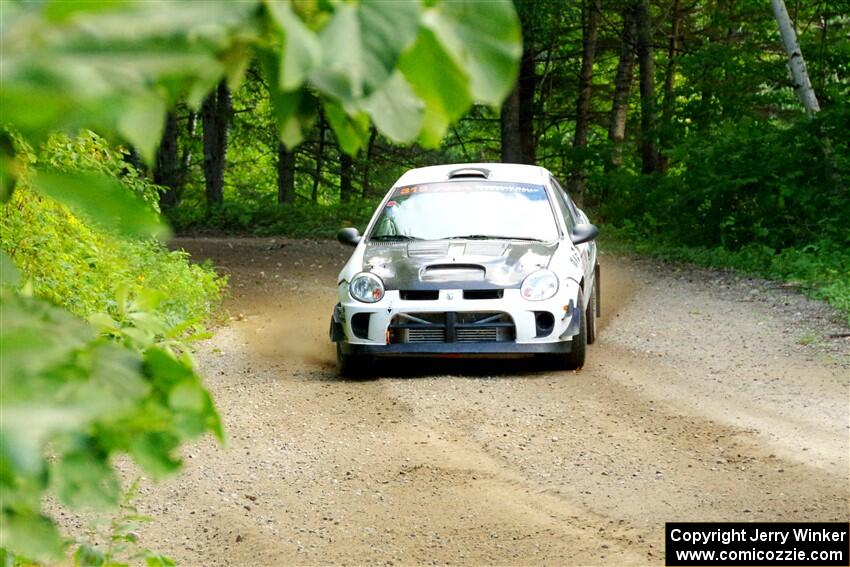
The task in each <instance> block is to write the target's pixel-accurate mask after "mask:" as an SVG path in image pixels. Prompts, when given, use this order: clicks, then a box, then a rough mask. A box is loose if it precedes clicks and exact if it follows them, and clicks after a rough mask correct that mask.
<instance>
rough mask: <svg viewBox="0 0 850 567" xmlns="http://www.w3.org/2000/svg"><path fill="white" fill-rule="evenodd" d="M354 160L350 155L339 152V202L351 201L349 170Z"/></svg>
mask: <svg viewBox="0 0 850 567" xmlns="http://www.w3.org/2000/svg"><path fill="white" fill-rule="evenodd" d="M353 165H354V160H353V159H352V158H351V156H350V155H348V154H346V153H342V152H340V156H339V201H340V202H341V203H348V202H349V201H351V170H352V169H353Z"/></svg>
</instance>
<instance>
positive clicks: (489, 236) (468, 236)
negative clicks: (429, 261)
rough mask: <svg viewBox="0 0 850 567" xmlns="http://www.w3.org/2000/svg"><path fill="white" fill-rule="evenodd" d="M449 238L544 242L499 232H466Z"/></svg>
mask: <svg viewBox="0 0 850 567" xmlns="http://www.w3.org/2000/svg"><path fill="white" fill-rule="evenodd" d="M447 240H524V241H526V242H543V240H541V239H539V238H531V237H526V236H503V235H499V234H466V235H464V236H449V237H448V238H447Z"/></svg>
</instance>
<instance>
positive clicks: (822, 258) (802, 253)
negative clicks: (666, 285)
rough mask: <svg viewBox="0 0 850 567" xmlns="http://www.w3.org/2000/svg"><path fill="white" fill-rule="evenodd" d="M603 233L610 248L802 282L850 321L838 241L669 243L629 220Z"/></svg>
mask: <svg viewBox="0 0 850 567" xmlns="http://www.w3.org/2000/svg"><path fill="white" fill-rule="evenodd" d="M602 234H603V238H602V245H603V246H604V247H605V249H606V250H609V251H613V252H625V253H635V252H636V253H639V254H646V255H649V256H653V257H656V258H660V259H662V260H666V261H671V262H689V263H694V264H698V265H700V266H706V267H709V268H718V269H733V270H736V271H738V272H741V273H744V274H753V275H757V276H761V277H766V278H771V279H778V280H783V281H787V282H792V283H795V284H798V285H800V287H801V289H802V291H803V292H805V293H806V294H808V295H809V296H811V297H814V298H816V299H822V300H824V301H827V302H829V303H830V304H832V305H833V306H835V307H836V308H837V309H839V310H840V311H842V312H843V313H846V314H847V318H848V321H847V322H848V324H850V250H849V249H848V248H846V247H843V248H842V247H838V246H836V244H835V243H834V242H831V241H817V242H815V243H813V244H810V245H806V246H803V247H799V248H797V247H789V248H784V249H782V250H780V251H775V250H773V249H772V248H769V247H766V246H762V245H758V244H751V245H749V246H744V247H742V248H739V249H737V250H729V249H727V248H723V247H720V246H714V247H705V246H685V245H681V244H678V245H677V244H671V243H670V242H669V241H667V240H665V239H664V237H663V235H658V234H652V233H651V232H647V230H646V229H645V228H638V227H637V226H636V225H634V224H633V223H631V222H628V223H625V224H624V225H623V226H622V227H616V226H613V225H608V226H605V227H604V230H603V231H602Z"/></svg>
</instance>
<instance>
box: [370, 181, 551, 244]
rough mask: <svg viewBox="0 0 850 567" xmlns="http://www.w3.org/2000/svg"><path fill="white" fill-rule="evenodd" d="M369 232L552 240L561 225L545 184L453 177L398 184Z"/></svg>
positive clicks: (376, 235) (386, 236) (382, 236)
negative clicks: (453, 178)
mask: <svg viewBox="0 0 850 567" xmlns="http://www.w3.org/2000/svg"><path fill="white" fill-rule="evenodd" d="M369 238H370V239H372V240H420V239H421V240H440V239H447V238H470V239H482V240H483V239H490V238H504V239H519V240H541V241H551V240H556V239H557V238H558V228H557V225H556V223H555V217H554V213H553V212H552V207H551V206H550V204H549V198H548V195H547V194H546V189H545V188H544V187H543V186H542V185H534V184H529V183H507V182H497V181H477V180H475V181H473V180H470V181H448V182H442V183H426V184H422V185H409V186H406V187H397V188H396V189H395V190H394V191H393V194H392V196H391V197H390V199H389V200H388V201H387V202H386V204H385V205H384V209H383V210H382V211H381V214H380V216H379V217H378V222H377V223H376V224H375V228H374V229H373V230H372V233H371V235H370V236H369Z"/></svg>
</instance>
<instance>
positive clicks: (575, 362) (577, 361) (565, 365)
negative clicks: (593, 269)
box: [557, 291, 587, 370]
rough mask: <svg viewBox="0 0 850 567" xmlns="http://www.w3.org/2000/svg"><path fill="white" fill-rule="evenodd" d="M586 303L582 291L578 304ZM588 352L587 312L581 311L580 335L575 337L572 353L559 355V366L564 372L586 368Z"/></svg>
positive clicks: (579, 294)
mask: <svg viewBox="0 0 850 567" xmlns="http://www.w3.org/2000/svg"><path fill="white" fill-rule="evenodd" d="M583 302H584V298H583V296H582V293H581V291H579V292H578V304H579V305H581V304H582V303H583ZM586 351H587V310H585V309H581V314H580V316H579V327H578V333H577V334H576V335H575V336H574V337H573V344H572V348H571V349H570V352H568V353H566V354H561V355H558V359H557V365H558V367H559V368H561V369H563V370H578V369H579V368H581V367H582V366H584V359H585V354H586Z"/></svg>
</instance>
